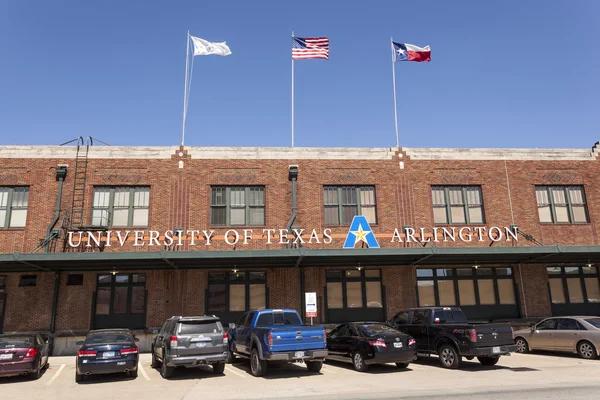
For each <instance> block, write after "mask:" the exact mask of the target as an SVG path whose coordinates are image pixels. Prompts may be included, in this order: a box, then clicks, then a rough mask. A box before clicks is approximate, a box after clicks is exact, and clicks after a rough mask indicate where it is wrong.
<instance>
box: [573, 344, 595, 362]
mask: <svg viewBox="0 0 600 400" xmlns="http://www.w3.org/2000/svg"><path fill="white" fill-rule="evenodd" d="M577 353H579V355H580V356H581V358H585V359H586V360H593V359H594V358H596V357H598V353H596V349H595V348H594V345H593V344H591V343H590V342H588V341H585V340H583V341H581V342H579V343H577Z"/></svg>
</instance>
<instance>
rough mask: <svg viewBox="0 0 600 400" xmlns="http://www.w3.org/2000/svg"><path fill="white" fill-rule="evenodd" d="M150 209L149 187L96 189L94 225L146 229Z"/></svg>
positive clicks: (93, 205) (93, 211)
mask: <svg viewBox="0 0 600 400" xmlns="http://www.w3.org/2000/svg"><path fill="white" fill-rule="evenodd" d="M149 209H150V188H149V187H132V186H121V187H95V188H94V200H93V204H92V225H93V226H106V227H146V226H148V212H149Z"/></svg>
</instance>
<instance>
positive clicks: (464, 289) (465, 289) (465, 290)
mask: <svg viewBox="0 0 600 400" xmlns="http://www.w3.org/2000/svg"><path fill="white" fill-rule="evenodd" d="M458 296H459V297H460V305H461V306H474V305H475V304H476V302H475V285H474V283H473V281H471V280H460V281H458Z"/></svg>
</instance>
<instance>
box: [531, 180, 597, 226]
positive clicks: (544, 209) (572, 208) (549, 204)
mask: <svg viewBox="0 0 600 400" xmlns="http://www.w3.org/2000/svg"><path fill="white" fill-rule="evenodd" d="M535 197H536V200H537V204H538V215H539V218H540V222H542V223H549V224H560V223H586V222H589V218H588V213H587V206H586V202H585V193H584V191H583V186H536V187H535Z"/></svg>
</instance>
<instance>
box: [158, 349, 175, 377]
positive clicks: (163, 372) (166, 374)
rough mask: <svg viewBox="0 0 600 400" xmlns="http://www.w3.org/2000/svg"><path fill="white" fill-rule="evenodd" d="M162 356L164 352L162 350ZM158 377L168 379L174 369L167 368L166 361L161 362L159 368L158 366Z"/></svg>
mask: <svg viewBox="0 0 600 400" xmlns="http://www.w3.org/2000/svg"><path fill="white" fill-rule="evenodd" d="M163 354H165V353H164V350H163ZM160 367H161V368H160V376H162V377H163V378H165V379H169V378H170V377H171V376H173V370H174V369H175V368H174V367H168V366H167V360H163V362H162V364H161V366H160Z"/></svg>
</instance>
